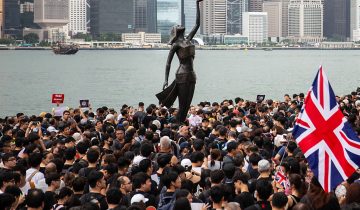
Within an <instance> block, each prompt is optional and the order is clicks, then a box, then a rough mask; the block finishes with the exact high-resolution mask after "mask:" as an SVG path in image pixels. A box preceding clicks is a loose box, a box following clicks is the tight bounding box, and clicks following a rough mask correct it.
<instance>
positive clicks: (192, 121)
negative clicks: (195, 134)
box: [189, 106, 202, 127]
mask: <svg viewBox="0 0 360 210" xmlns="http://www.w3.org/2000/svg"><path fill="white" fill-rule="evenodd" d="M198 112H201V111H200V110H198V111H196V108H195V107H194V106H191V107H190V117H189V125H190V126H194V127H195V126H198V125H201V122H202V117H200V116H199V115H198V114H200V113H198Z"/></svg>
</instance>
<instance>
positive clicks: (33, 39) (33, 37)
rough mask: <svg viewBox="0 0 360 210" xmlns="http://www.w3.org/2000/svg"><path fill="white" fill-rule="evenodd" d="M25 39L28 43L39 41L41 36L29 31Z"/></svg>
mask: <svg viewBox="0 0 360 210" xmlns="http://www.w3.org/2000/svg"><path fill="white" fill-rule="evenodd" d="M24 41H25V42H26V43H28V44H36V43H39V36H38V35H37V34H35V33H29V34H27V35H25V36H24Z"/></svg>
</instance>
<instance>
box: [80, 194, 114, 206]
mask: <svg viewBox="0 0 360 210" xmlns="http://www.w3.org/2000/svg"><path fill="white" fill-rule="evenodd" d="M93 199H96V200H97V201H98V202H99V203H100V209H101V210H106V209H108V204H107V202H106V198H105V196H103V195H101V194H100V193H92V192H90V193H86V194H84V195H83V196H81V197H80V201H81V204H85V203H87V202H91V200H93Z"/></svg>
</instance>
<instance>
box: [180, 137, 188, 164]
mask: <svg viewBox="0 0 360 210" xmlns="http://www.w3.org/2000/svg"><path fill="white" fill-rule="evenodd" d="M189 155H190V144H189V142H187V141H186V142H183V143H181V144H180V156H179V159H180V160H181V159H184V158H189Z"/></svg>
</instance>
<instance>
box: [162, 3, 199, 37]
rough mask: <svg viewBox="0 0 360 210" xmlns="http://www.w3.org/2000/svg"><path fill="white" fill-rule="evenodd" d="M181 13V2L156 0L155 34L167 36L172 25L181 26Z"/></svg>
mask: <svg viewBox="0 0 360 210" xmlns="http://www.w3.org/2000/svg"><path fill="white" fill-rule="evenodd" d="M194 2H195V1H194ZM181 13H182V11H181V0H157V33H161V34H162V35H169V34H170V31H171V28H172V27H173V26H174V25H181V19H182V14H181Z"/></svg>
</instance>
